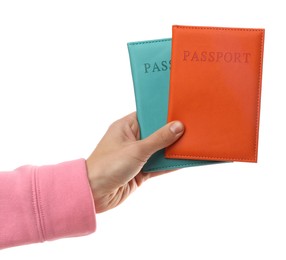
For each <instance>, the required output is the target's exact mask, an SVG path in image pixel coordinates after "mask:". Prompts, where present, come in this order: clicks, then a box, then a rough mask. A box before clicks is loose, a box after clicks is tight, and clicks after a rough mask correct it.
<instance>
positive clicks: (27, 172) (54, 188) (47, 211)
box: [0, 159, 95, 249]
mask: <svg viewBox="0 0 286 260" xmlns="http://www.w3.org/2000/svg"><path fill="white" fill-rule="evenodd" d="M94 230H95V209H94V203H93V197H92V193H91V190H90V186H89V182H88V178H87V172H86V165H85V160H83V159H80V160H76V161H70V162H65V163H61V164H58V165H51V166H41V167H35V166H23V167H20V168H18V169H16V170H14V171H13V172H2V173H0V249H1V248H6V247H11V246H17V245H24V244H30V243H37V242H43V241H47V240H54V239H59V238H64V237H72V236H82V235H87V234H90V233H92V232H94Z"/></svg>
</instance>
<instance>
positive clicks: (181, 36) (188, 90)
mask: <svg viewBox="0 0 286 260" xmlns="http://www.w3.org/2000/svg"><path fill="white" fill-rule="evenodd" d="M263 47H264V29H248V28H221V27H195V26H173V35H172V64H171V66H172V67H171V78H170V93H169V108H168V121H172V120H180V121H182V122H183V123H184V125H185V133H184V135H183V137H182V138H181V139H180V140H179V141H178V142H176V143H175V144H174V145H172V146H170V147H169V148H167V149H166V153H165V156H166V158H182V159H196V160H218V161H245V162H257V152H258V132H259V117H260V97H261V81H262V63H263Z"/></svg>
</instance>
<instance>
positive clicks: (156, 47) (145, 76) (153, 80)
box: [127, 39, 215, 172]
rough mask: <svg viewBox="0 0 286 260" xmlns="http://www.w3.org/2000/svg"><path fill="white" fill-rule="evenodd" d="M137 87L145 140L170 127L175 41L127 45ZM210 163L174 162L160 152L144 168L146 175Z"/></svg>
mask: <svg viewBox="0 0 286 260" xmlns="http://www.w3.org/2000/svg"><path fill="white" fill-rule="evenodd" d="M127 46H128V51H129V58H130V65H131V72H132V78H133V85H134V93H135V101H136V110H137V118H138V122H139V126H140V136H141V139H144V138H146V137H148V136H149V135H150V134H152V133H153V132H155V131H156V130H158V129H159V128H161V127H162V126H164V125H165V124H166V123H167V113H168V95H169V82H170V58H171V39H161V40H152V41H140V42H131V43H128V44H127ZM212 163H215V162H209V161H194V160H172V159H166V158H165V157H164V150H161V151H158V152H157V153H155V154H154V155H152V156H151V158H150V159H149V160H148V161H147V163H146V164H145V166H144V167H143V171H144V172H152V171H162V170H170V169H176V168H183V167H190V166H198V165H205V164H212Z"/></svg>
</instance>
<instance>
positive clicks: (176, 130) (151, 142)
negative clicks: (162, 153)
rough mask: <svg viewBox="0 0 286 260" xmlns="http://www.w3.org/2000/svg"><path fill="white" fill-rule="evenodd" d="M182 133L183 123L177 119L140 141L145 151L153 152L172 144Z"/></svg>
mask: <svg viewBox="0 0 286 260" xmlns="http://www.w3.org/2000/svg"><path fill="white" fill-rule="evenodd" d="M183 133H184V125H183V124H182V123H181V122H179V121H173V122H170V123H168V124H167V125H165V126H163V127H162V128H160V129H159V130H157V131H156V132H155V133H153V134H152V135H150V136H149V137H147V138H145V139H144V140H142V141H141V145H142V149H143V150H144V151H145V153H147V154H150V155H152V154H153V153H155V152H157V151H159V150H161V149H163V148H165V147H167V146H169V145H171V144H173V143H174V142H176V141H177V140H178V139H179V138H180V137H181V136H182V135H183Z"/></svg>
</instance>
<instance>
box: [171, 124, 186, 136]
mask: <svg viewBox="0 0 286 260" xmlns="http://www.w3.org/2000/svg"><path fill="white" fill-rule="evenodd" d="M183 130H184V125H183V124H182V123H181V122H178V121H176V122H174V123H173V124H171V126H170V131H171V132H172V133H174V134H176V135H177V134H179V133H181V132H183Z"/></svg>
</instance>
